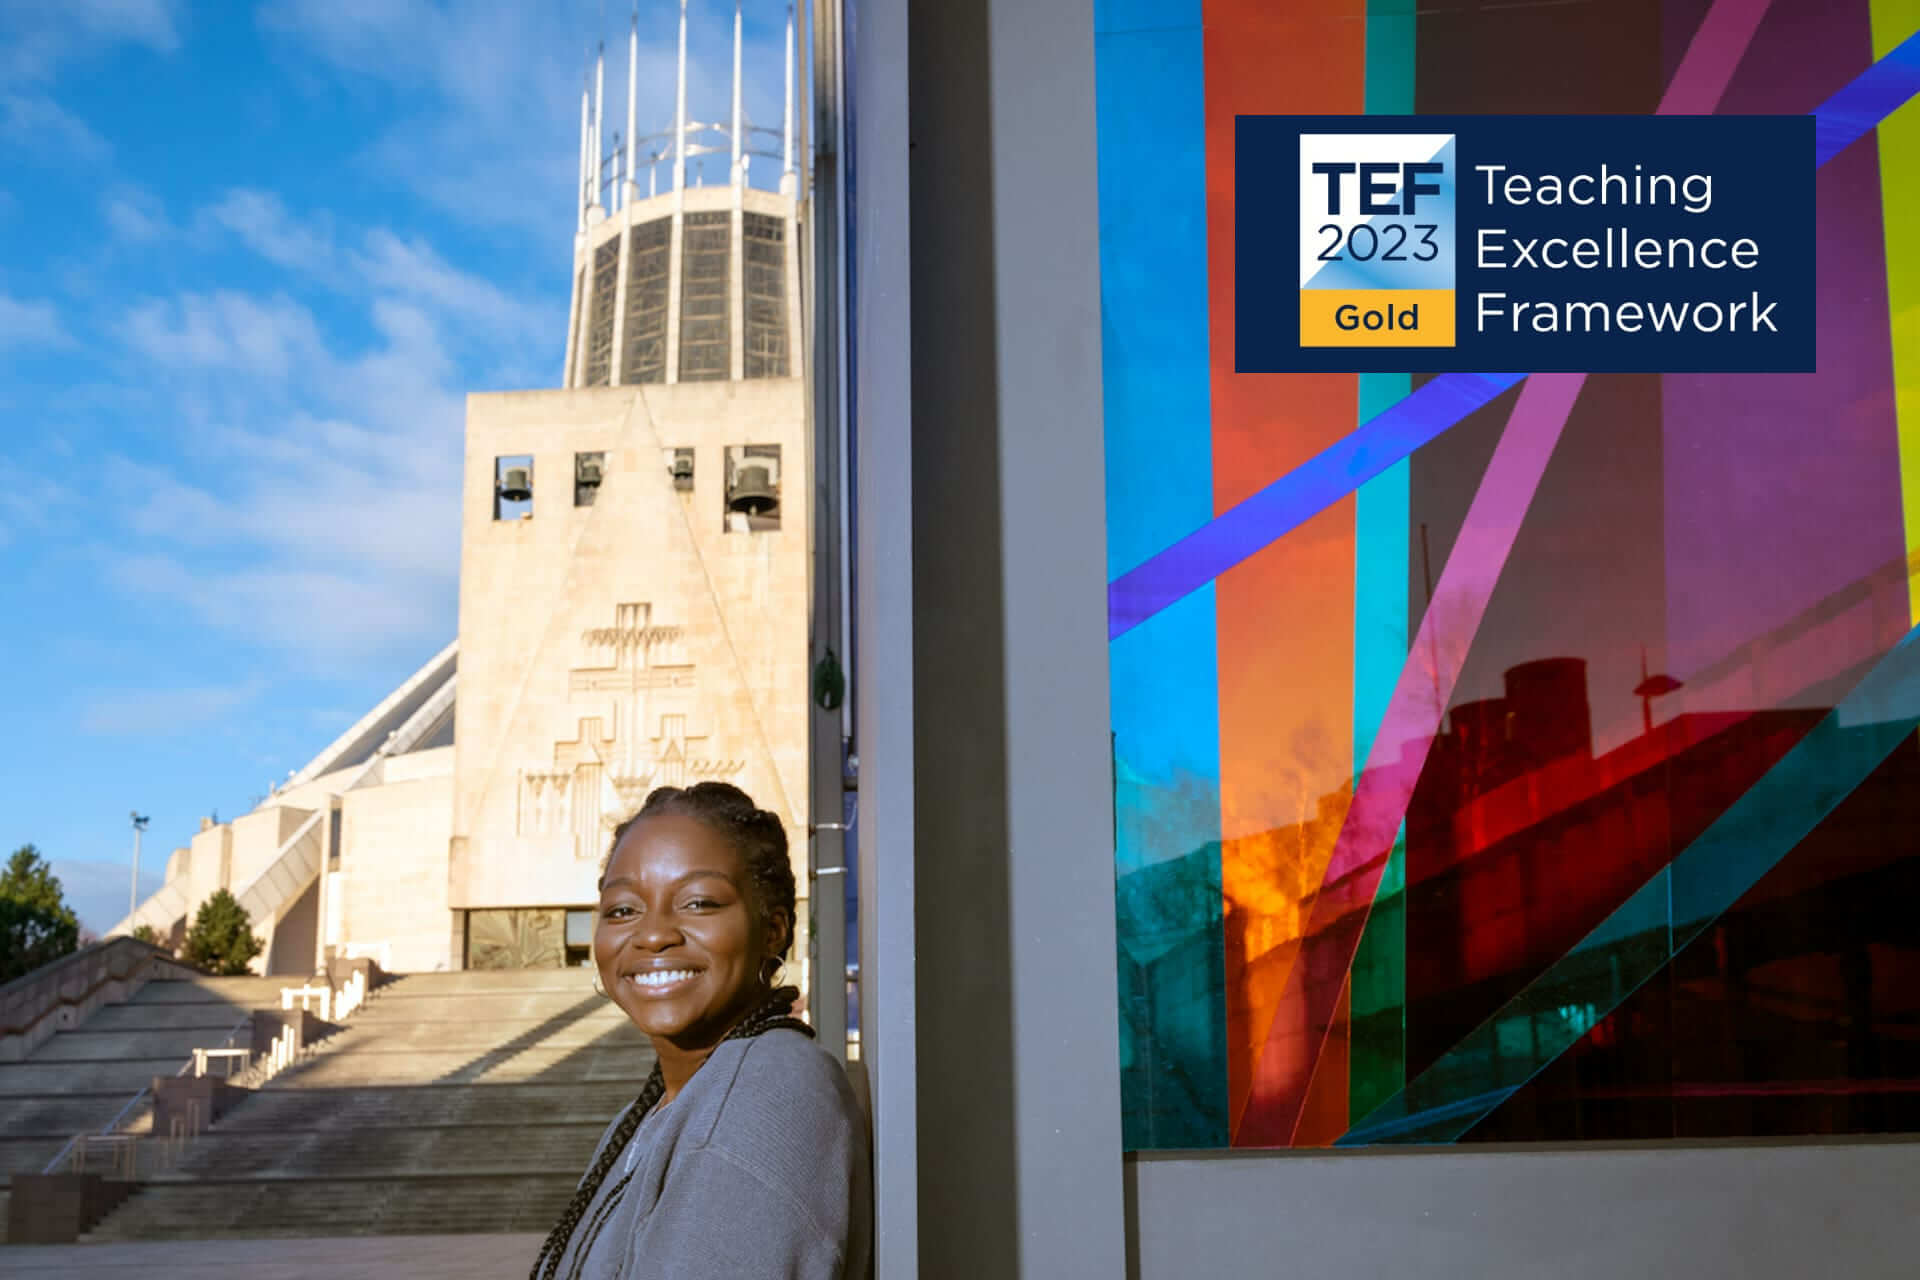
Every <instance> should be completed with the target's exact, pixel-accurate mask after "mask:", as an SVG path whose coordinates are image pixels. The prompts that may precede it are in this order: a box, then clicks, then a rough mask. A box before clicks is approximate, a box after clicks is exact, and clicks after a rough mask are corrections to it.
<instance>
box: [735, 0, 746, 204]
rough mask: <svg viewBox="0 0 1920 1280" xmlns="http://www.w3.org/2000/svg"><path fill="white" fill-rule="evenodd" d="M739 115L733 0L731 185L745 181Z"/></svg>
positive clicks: (737, 12)
mask: <svg viewBox="0 0 1920 1280" xmlns="http://www.w3.org/2000/svg"><path fill="white" fill-rule="evenodd" d="M740 116H741V110H740V0H733V185H734V186H736V187H737V186H739V185H740V184H741V183H742V182H744V181H746V174H745V172H744V166H743V165H742V164H741V163H740V161H741V158H742V155H743V152H742V150H741V146H740V144H741V142H742V137H741V133H740V124H741V120H740Z"/></svg>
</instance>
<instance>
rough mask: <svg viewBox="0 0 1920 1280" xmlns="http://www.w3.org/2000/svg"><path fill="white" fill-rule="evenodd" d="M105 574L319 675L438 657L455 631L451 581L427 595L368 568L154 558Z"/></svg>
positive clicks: (133, 558) (138, 558)
mask: <svg viewBox="0 0 1920 1280" xmlns="http://www.w3.org/2000/svg"><path fill="white" fill-rule="evenodd" d="M107 569H108V573H109V575H110V577H111V578H112V580H113V582H114V584H115V585H116V586H118V587H120V588H121V589H122V590H125V591H128V592H132V593H137V594H140V595H144V596H147V597H149V598H153V599H162V600H166V601H169V602H171V603H173V604H175V605H179V606H183V607H185V608H186V609H187V610H189V611H190V612H191V613H192V614H193V615H194V616H196V617H197V618H199V619H200V620H201V621H202V622H204V623H206V624H208V625H210V626H213V627H216V628H219V629H220V630H222V631H224V632H227V633H229V634H231V635H234V636H237V637H240V638H242V639H244V640H246V641H248V642H250V643H252V644H255V645H258V646H260V647H262V648H265V649H269V650H273V651H277V652H278V653H280V654H283V655H285V656H287V657H290V658H292V659H295V660H297V661H299V662H302V663H304V664H306V665H307V666H308V667H310V668H313V669H318V670H328V669H333V670H337V669H339V668H340V667H342V666H346V665H351V664H354V663H358V662H365V661H368V660H373V659H380V658H389V657H392V656H394V655H396V654H408V653H411V654H414V655H418V654H420V653H431V652H432V651H434V650H435V649H437V648H438V647H439V646H441V645H444V644H445V643H446V636H447V633H448V632H449V631H450V630H451V629H452V621H453V604H454V599H453V591H452V584H451V582H450V581H448V582H446V583H445V584H443V589H441V590H437V591H424V590H421V589H420V584H418V583H415V582H411V581H409V580H406V579H404V578H396V577H395V576H393V575H384V576H383V575H380V574H378V573H373V572H369V571H368V566H365V565H361V564H352V563H347V564H340V565H336V566H331V567H328V566H321V565H306V566H301V565H267V566H261V567H257V568H248V569H240V570H224V569H218V568H209V567H206V566H204V565H202V566H189V565H188V564H186V563H185V562H183V561H181V560H179V559H177V558H175V557H173V556H169V555H164V554H151V553H149V554H134V555H126V556H121V557H118V558H115V559H111V560H110V561H109V562H108V565H107ZM449 577H450V575H449Z"/></svg>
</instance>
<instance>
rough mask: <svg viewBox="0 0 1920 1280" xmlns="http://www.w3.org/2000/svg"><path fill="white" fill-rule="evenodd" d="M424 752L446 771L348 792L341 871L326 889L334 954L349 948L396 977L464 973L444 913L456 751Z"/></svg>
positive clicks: (344, 804) (342, 817)
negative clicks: (451, 757) (449, 971)
mask: <svg viewBox="0 0 1920 1280" xmlns="http://www.w3.org/2000/svg"><path fill="white" fill-rule="evenodd" d="M421 754H422V755H435V756H438V757H439V758H440V763H441V764H442V766H443V771H442V772H441V773H440V774H439V775H438V776H429V777H424V778H413V779H409V780H406V781H395V780H393V779H392V778H389V780H388V781H387V783H386V784H385V785H383V786H378V787H368V788H366V789H364V790H361V791H350V792H348V793H347V794H346V796H345V797H344V799H343V801H342V803H341V811H340V823H341V832H340V867H339V870H338V871H337V872H336V873H333V876H332V878H331V880H330V883H329V885H328V894H329V901H328V907H327V915H328V920H327V927H328V932H329V935H330V936H329V937H328V938H327V942H328V943H330V944H332V945H333V946H334V947H335V948H336V954H345V953H346V950H347V948H348V947H351V948H352V952H353V954H356V955H365V956H371V957H373V958H374V959H375V960H377V961H379V963H380V967H381V968H383V969H386V970H388V971H389V972H395V973H411V972H422V971H430V970H434V969H457V968H459V967H460V958H459V957H458V956H456V955H455V954H454V953H453V948H452V945H451V943H450V941H449V940H450V939H451V937H452V936H453V929H452V924H451V918H450V913H449V911H448V909H447V839H448V836H449V834H450V832H451V830H452V826H453V774H452V771H451V769H450V768H446V767H445V766H448V765H450V764H451V761H450V760H448V759H447V756H448V755H450V754H451V751H450V749H449V748H441V749H440V750H438V751H435V752H422V753H421ZM404 758H405V757H403V759H404ZM396 763H398V761H392V762H389V765H388V767H389V768H390V769H391V768H392V765H393V764H396Z"/></svg>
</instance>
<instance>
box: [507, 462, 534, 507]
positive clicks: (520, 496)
mask: <svg viewBox="0 0 1920 1280" xmlns="http://www.w3.org/2000/svg"><path fill="white" fill-rule="evenodd" d="M500 496H501V497H502V498H505V499H506V500H507V501H508V502H525V501H526V500H527V499H529V498H531V497H532V496H533V472H532V470H531V469H529V468H527V467H508V468H507V469H506V470H505V471H504V472H502V473H501V476H500Z"/></svg>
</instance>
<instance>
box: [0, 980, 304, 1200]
mask: <svg viewBox="0 0 1920 1280" xmlns="http://www.w3.org/2000/svg"><path fill="white" fill-rule="evenodd" d="M285 985H286V979H284V978H196V979H193V980H191V981H156V982H149V983H147V984H146V985H145V986H144V987H142V988H141V989H140V990H139V991H138V992H136V993H135V995H134V997H133V999H131V1000H129V1001H128V1002H127V1003H125V1004H120V1005H109V1006H108V1007H106V1008H104V1009H101V1010H99V1011H97V1012H96V1013H95V1014H94V1015H93V1016H92V1017H90V1018H88V1019H87V1020H86V1021H85V1022H84V1023H82V1024H81V1025H80V1026H79V1027H77V1028H75V1029H73V1030H70V1031H59V1032H56V1033H55V1034H54V1035H53V1036H52V1038H50V1039H49V1040H47V1041H46V1042H45V1043H44V1044H41V1045H40V1046H39V1047H38V1048H36V1049H35V1050H34V1051H33V1052H32V1053H31V1054H29V1055H28V1056H27V1057H26V1058H25V1059H24V1060H22V1061H20V1062H8V1063H0V1180H3V1185H4V1186H5V1187H7V1188H10V1187H11V1185H12V1181H13V1175H14V1174H16V1173H39V1172H40V1171H41V1170H42V1169H44V1168H45V1167H46V1165H47V1162H48V1161H49V1160H51V1159H53V1157H54V1156H55V1155H57V1154H58V1153H59V1152H60V1150H61V1148H63V1147H65V1146H66V1145H67V1143H68V1141H69V1140H70V1139H71V1138H72V1137H73V1136H74V1135H75V1134H77V1133H94V1132H98V1131H99V1130H100V1129H101V1127H102V1126H104V1125H105V1124H106V1123H107V1122H108V1121H110V1120H112V1119H113V1118H114V1117H115V1116H116V1115H118V1114H119V1113H120V1112H121V1110H122V1109H123V1108H125V1107H126V1105H127V1103H128V1101H129V1100H130V1099H131V1098H132V1097H133V1096H134V1095H135V1094H137V1093H138V1092H140V1090H141V1089H143V1088H145V1087H147V1086H148V1085H149V1084H150V1083H152V1081H153V1077H155V1076H171V1075H173V1074H174V1073H176V1072H177V1071H179V1070H180V1068H181V1067H182V1066H183V1065H184V1064H185V1063H187V1062H188V1061H190V1060H191V1059H192V1057H193V1051H194V1049H195V1048H196V1047H203V1046H204V1047H213V1046H217V1045H219V1044H220V1043H221V1042H222V1041H224V1040H225V1039H226V1038H227V1036H228V1034H229V1033H230V1032H234V1031H235V1030H236V1028H238V1034H237V1035H235V1036H234V1039H233V1044H234V1045H235V1046H236V1047H238V1048H242V1049H245V1048H250V1047H251V1035H252V1032H251V1029H250V1028H249V1027H247V1026H246V1025H245V1024H246V1022H247V1019H248V1017H249V1015H250V1013H251V1011H252V1010H254V1009H267V1008H278V1007H279V1004H280V988H281V987H283V986H285ZM147 1118H148V1117H147V1113H146V1109H145V1107H144V1106H141V1107H136V1108H135V1109H134V1111H133V1112H132V1113H131V1114H130V1115H129V1116H128V1117H127V1121H128V1122H127V1123H123V1125H122V1126H121V1127H122V1129H123V1130H126V1131H131V1132H136V1133H138V1132H141V1131H143V1128H144V1126H145V1124H146V1121H147ZM6 1211H7V1202H6V1194H5V1192H4V1191H0V1224H3V1223H4V1222H5V1221H6Z"/></svg>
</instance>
